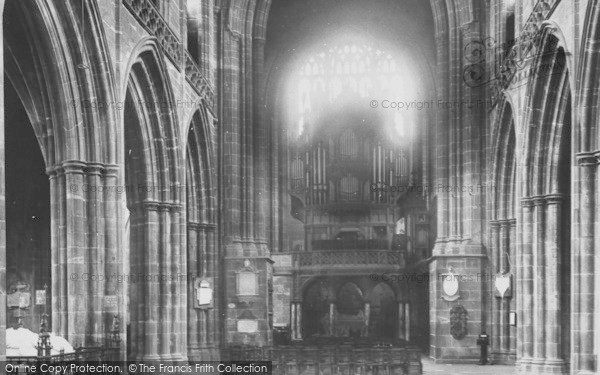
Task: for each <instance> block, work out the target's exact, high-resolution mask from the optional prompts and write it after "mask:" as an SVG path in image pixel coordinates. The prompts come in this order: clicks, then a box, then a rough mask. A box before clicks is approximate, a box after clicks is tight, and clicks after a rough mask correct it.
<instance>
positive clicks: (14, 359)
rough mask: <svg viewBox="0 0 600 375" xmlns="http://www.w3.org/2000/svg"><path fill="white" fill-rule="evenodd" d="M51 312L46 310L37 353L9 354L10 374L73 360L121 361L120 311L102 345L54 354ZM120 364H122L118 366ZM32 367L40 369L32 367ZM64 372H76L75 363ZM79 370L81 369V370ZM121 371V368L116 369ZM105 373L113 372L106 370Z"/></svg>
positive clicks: (84, 361) (106, 362)
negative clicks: (49, 326)
mask: <svg viewBox="0 0 600 375" xmlns="http://www.w3.org/2000/svg"><path fill="white" fill-rule="evenodd" d="M47 318H48V315H47V314H43V315H42V320H41V324H40V334H39V338H38V345H37V356H33V357H32V356H7V357H6V364H5V365H4V369H5V371H6V372H7V373H9V374H40V373H41V371H43V367H42V365H43V364H45V365H58V364H61V365H63V366H64V365H70V364H71V363H75V364H78V363H86V364H96V365H102V364H108V363H118V362H119V361H121V360H122V358H121V336H120V320H119V317H118V316H117V315H115V316H114V317H113V322H112V326H111V329H110V332H109V338H107V339H105V340H104V342H103V343H102V345H101V346H94V347H79V348H75V349H74V350H75V351H74V352H73V353H65V352H64V350H61V352H60V353H59V354H51V352H52V345H51V342H50V334H49V332H48V329H47V327H48V322H47ZM116 367H118V366H116ZM32 369H36V370H35V371H32ZM67 369H68V371H67V372H65V373H61V375H75V373H74V372H73V370H72V368H71V367H67ZM77 373H79V372H77ZM114 373H115V374H120V373H121V372H120V371H115V372H114ZM103 374H111V373H110V372H108V373H107V372H103Z"/></svg>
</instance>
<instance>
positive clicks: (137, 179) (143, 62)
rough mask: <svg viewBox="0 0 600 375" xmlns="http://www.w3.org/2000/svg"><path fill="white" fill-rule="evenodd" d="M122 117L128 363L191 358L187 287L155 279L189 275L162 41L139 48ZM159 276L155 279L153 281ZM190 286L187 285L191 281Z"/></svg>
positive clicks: (176, 140)
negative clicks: (137, 278)
mask: <svg viewBox="0 0 600 375" xmlns="http://www.w3.org/2000/svg"><path fill="white" fill-rule="evenodd" d="M127 71H128V76H127V77H128V78H127V86H126V88H125V90H126V91H125V95H124V96H125V98H126V99H125V107H124V112H123V127H124V129H123V134H124V138H125V144H124V146H125V181H126V182H127V186H130V187H132V188H131V189H129V190H128V191H127V207H128V209H129V211H130V222H131V230H130V241H129V242H130V244H129V246H130V251H129V257H130V268H131V271H130V272H131V274H134V275H140V274H141V275H145V278H144V280H143V281H142V282H137V283H131V284H130V285H129V304H130V306H132V307H133V306H135V308H132V309H131V310H130V319H129V322H130V333H131V335H130V340H129V341H130V345H129V348H128V349H129V353H128V357H129V358H131V359H135V360H140V359H163V360H182V359H185V358H187V346H186V345H187V339H186V331H187V329H186V326H185V318H184V317H185V316H186V304H187V283H185V282H182V280H181V279H178V278H173V277H170V278H169V277H167V278H164V277H156V275H173V274H179V275H181V274H185V272H186V271H187V257H186V252H185V250H184V246H185V233H184V231H183V230H184V228H185V226H184V224H185V222H184V220H185V219H184V218H185V213H183V212H182V207H183V204H184V194H185V190H184V187H183V185H182V182H183V178H184V177H183V172H182V171H183V160H184V159H183V152H182V149H181V145H180V142H181V140H180V136H179V124H178V121H177V116H176V114H175V113H176V111H175V110H174V109H175V105H174V103H175V101H174V99H173V98H174V97H173V93H172V88H171V87H172V86H171V82H170V80H169V75H168V73H167V70H166V67H165V57H164V55H163V54H162V52H161V50H160V49H159V46H158V44H157V41H156V40H155V39H153V38H148V39H145V40H143V41H142V42H140V44H138V46H137V47H136V48H135V49H134V54H133V55H132V58H131V59H130V64H129V66H128V70H127ZM153 275H154V276H153ZM186 280H187V279H186Z"/></svg>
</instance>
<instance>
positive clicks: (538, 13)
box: [491, 0, 560, 103]
mask: <svg viewBox="0 0 600 375" xmlns="http://www.w3.org/2000/svg"><path fill="white" fill-rule="evenodd" d="M558 3H560V0H539V1H538V2H537V3H536V4H535V6H534V8H533V11H532V12H531V14H530V15H529V18H527V21H525V24H524V25H523V28H522V30H521V37H519V39H518V40H516V41H515V45H514V46H513V47H512V48H511V50H510V52H509V53H508V54H507V55H506V57H505V58H504V59H503V60H502V61H501V62H500V71H499V72H496V79H495V80H494V81H493V82H492V90H491V91H492V93H491V95H492V100H494V101H495V102H496V103H497V101H498V100H499V98H500V95H499V94H500V92H502V91H503V90H505V89H507V88H508V86H510V84H511V83H512V82H513V81H514V80H515V77H517V76H518V75H519V71H522V70H525V69H524V68H525V66H526V65H527V63H528V62H529V61H531V59H532V56H533V55H534V54H535V53H536V46H537V45H538V44H539V41H540V37H541V35H540V30H541V25H542V22H544V21H545V20H546V19H548V18H549V17H550V16H551V15H552V13H553V12H554V9H556V6H557V5H558ZM525 71H526V72H525V74H524V76H523V77H517V78H521V79H523V80H526V78H527V76H528V72H527V70H525ZM521 79H517V81H520V80H521Z"/></svg>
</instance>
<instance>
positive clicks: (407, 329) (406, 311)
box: [404, 303, 410, 341]
mask: <svg viewBox="0 0 600 375" xmlns="http://www.w3.org/2000/svg"><path fill="white" fill-rule="evenodd" d="M404 337H405V339H406V341H410V304H408V303H405V304H404Z"/></svg>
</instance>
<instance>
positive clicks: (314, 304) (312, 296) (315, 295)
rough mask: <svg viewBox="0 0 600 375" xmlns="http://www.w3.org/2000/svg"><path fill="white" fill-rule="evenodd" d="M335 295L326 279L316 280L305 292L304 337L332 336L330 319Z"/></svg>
mask: <svg viewBox="0 0 600 375" xmlns="http://www.w3.org/2000/svg"><path fill="white" fill-rule="evenodd" d="M332 299H333V296H332V295H331V293H330V289H329V285H328V284H327V282H325V281H324V280H318V281H315V282H314V283H313V284H312V285H311V286H309V287H308V289H307V290H306V292H305V293H304V299H303V304H302V337H304V338H310V337H314V336H331V334H332V332H331V323H332V322H331V321H330V319H329V315H330V314H329V310H330V303H331V301H332Z"/></svg>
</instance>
